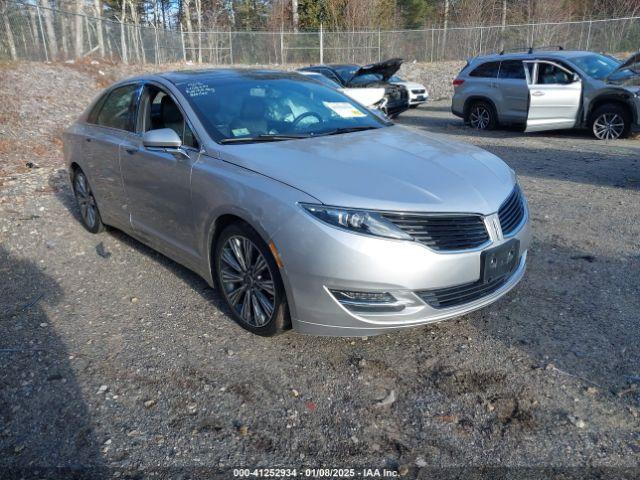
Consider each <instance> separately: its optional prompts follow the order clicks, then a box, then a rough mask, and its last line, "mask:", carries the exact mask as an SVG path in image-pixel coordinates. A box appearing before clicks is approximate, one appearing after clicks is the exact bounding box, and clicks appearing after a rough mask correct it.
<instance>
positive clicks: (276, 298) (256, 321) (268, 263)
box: [214, 223, 291, 336]
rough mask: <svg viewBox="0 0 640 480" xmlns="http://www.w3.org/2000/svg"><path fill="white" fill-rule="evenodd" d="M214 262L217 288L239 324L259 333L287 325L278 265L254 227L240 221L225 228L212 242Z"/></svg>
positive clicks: (284, 298) (268, 333)
mask: <svg viewBox="0 0 640 480" xmlns="http://www.w3.org/2000/svg"><path fill="white" fill-rule="evenodd" d="M214 262H215V271H216V278H217V283H218V287H219V289H220V291H221V292H222V296H223V297H224V300H225V302H226V303H227V305H228V306H229V308H230V309H231V313H232V316H233V319H234V320H235V321H236V322H237V323H238V324H239V325H240V326H242V327H243V328H245V329H247V330H249V331H250V332H253V333H256V334H258V335H263V336H271V335H276V334H278V333H281V332H283V331H284V330H286V329H288V328H290V324H291V321H290V319H289V312H288V308H287V300H286V295H285V291H284V287H283V284H282V279H281V278H280V272H279V270H278V266H277V264H276V262H275V260H274V258H273V255H272V254H271V252H270V251H269V247H268V246H267V245H266V244H265V242H264V241H263V240H262V239H261V238H260V236H259V235H258V234H257V233H256V231H255V230H253V229H252V228H251V227H249V226H248V225H246V224H243V223H236V224H232V225H229V226H228V227H226V228H225V229H224V230H223V231H222V233H221V234H220V236H219V237H218V240H217V242H216V246H215V256H214Z"/></svg>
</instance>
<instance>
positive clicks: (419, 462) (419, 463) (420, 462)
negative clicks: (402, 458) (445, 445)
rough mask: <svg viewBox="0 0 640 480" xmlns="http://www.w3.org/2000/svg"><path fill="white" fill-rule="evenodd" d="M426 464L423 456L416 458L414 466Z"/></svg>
mask: <svg viewBox="0 0 640 480" xmlns="http://www.w3.org/2000/svg"><path fill="white" fill-rule="evenodd" d="M426 466H427V462H426V460H425V459H424V458H422V457H418V458H416V467H420V468H422V467H426Z"/></svg>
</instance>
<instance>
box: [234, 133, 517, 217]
mask: <svg viewBox="0 0 640 480" xmlns="http://www.w3.org/2000/svg"><path fill="white" fill-rule="evenodd" d="M222 158H223V159H224V160H226V161H229V162H231V163H235V164H237V165H240V166H242V167H244V168H247V169H250V170H253V171H255V172H258V173H261V174H263V175H266V176H268V177H271V178H273V179H275V180H278V181H281V182H283V183H286V184H288V185H290V186H292V187H295V188H297V189H299V190H302V191H304V192H306V193H307V194H309V195H311V196H313V197H315V198H316V199H318V200H319V201H320V202H322V203H324V204H327V205H335V206H343V207H353V208H367V209H376V210H395V211H418V212H465V213H482V214H489V213H493V212H496V211H497V209H498V208H499V206H500V204H501V203H502V202H503V201H504V200H505V199H506V198H507V196H508V195H509V193H510V192H511V190H512V189H513V186H514V182H515V175H514V174H513V172H512V170H511V169H510V168H509V167H508V166H507V165H506V164H505V163H504V162H502V160H500V159H499V158H498V157H496V156H495V155H492V154H490V153H488V152H486V151H484V150H481V149H479V148H477V147H473V146H470V145H466V144H462V143H457V142H452V141H449V140H445V139H442V138H441V137H439V136H436V135H433V134H423V133H419V132H417V131H415V130H413V129H409V128H406V127H401V126H397V125H394V126H390V127H384V128H381V129H376V130H367V131H363V132H356V133H348V134H343V135H332V136H325V137H317V138H309V139H303V140H289V141H283V142H273V143H255V144H245V145H228V146H225V148H224V150H223V152H222Z"/></svg>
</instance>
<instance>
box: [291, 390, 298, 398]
mask: <svg viewBox="0 0 640 480" xmlns="http://www.w3.org/2000/svg"><path fill="white" fill-rule="evenodd" d="M291 395H293V396H294V397H296V398H298V397H299V396H300V393H299V392H298V391H297V390H296V389H295V388H292V389H291Z"/></svg>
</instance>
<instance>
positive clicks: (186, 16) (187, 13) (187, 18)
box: [182, 0, 194, 58]
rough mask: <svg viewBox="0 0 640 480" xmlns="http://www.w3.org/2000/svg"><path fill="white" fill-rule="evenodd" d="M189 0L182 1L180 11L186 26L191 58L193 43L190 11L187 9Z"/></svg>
mask: <svg viewBox="0 0 640 480" xmlns="http://www.w3.org/2000/svg"><path fill="white" fill-rule="evenodd" d="M189 3H190V0H182V9H183V12H184V21H185V23H186V24H187V39H188V40H189V55H190V58H193V50H194V42H193V25H192V23H191V10H190V8H189Z"/></svg>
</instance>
